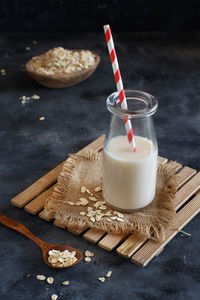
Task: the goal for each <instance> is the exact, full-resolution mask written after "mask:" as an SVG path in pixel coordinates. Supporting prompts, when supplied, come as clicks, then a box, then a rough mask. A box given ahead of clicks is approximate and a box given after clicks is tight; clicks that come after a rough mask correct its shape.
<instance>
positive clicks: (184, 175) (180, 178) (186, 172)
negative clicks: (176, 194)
mask: <svg viewBox="0 0 200 300" xmlns="http://www.w3.org/2000/svg"><path fill="white" fill-rule="evenodd" d="M196 173H197V171H196V170H194V169H192V168H189V167H183V169H181V170H180V172H178V174H177V184H178V187H179V188H180V187H181V186H183V185H184V184H185V183H186V182H187V181H188V180H189V179H190V178H192V177H193V176H194V175H195V174H196Z"/></svg>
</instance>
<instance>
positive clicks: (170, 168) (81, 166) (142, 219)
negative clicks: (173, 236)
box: [45, 151, 177, 240]
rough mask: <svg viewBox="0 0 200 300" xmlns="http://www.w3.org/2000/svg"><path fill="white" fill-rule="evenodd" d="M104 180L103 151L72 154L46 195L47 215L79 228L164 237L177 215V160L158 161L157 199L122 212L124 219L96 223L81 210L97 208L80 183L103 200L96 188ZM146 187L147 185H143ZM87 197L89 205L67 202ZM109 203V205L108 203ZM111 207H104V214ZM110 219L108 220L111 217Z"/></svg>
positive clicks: (66, 224)
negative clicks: (129, 211) (133, 209)
mask: <svg viewBox="0 0 200 300" xmlns="http://www.w3.org/2000/svg"><path fill="white" fill-rule="evenodd" d="M101 180H102V153H98V152H92V151H89V152H84V153H83V154H80V155H79V154H73V155H70V156H69V158H68V159H67V160H66V162H65V163H64V167H63V170H62V172H61V174H60V175H59V177H58V182H57V184H56V185H55V188H54V191H53V193H52V195H51V196H50V197H49V199H47V201H46V204H45V212H46V214H47V216H49V217H52V218H55V219H56V220H57V221H58V222H59V223H61V224H63V225H65V226H66V227H67V226H70V227H74V228H76V229H79V228H83V227H85V226H87V225H88V226H89V227H91V228H96V229H101V230H104V231H107V232H111V231H112V232H114V233H117V234H121V233H134V234H135V235H137V236H142V237H148V238H152V239H154V240H162V239H163V238H164V235H165V231H166V230H167V228H168V227H169V226H170V224H171V222H172V221H173V218H174V216H175V206H174V197H175V192H176V191H177V184H176V180H175V163H174V162H170V163H168V164H160V165H158V172H157V188H156V196H155V199H154V201H153V202H152V203H151V204H150V205H149V206H148V207H146V208H143V209H141V210H139V211H137V212H131V213H125V212H123V219H124V221H123V222H120V221H118V220H112V221H111V219H110V217H106V216H104V217H102V219H101V220H100V221H95V222H94V223H93V222H92V221H91V220H90V218H89V217H88V216H87V215H85V216H81V215H80V212H87V213H88V207H92V208H93V209H94V210H95V209H96V208H95V207H94V204H95V202H94V201H91V200H89V196H90V195H88V194H87V193H85V194H83V193H81V191H80V189H81V187H83V186H85V187H87V188H88V189H89V190H90V191H91V193H92V194H93V196H95V197H96V198H97V199H98V201H104V200H103V198H102V193H101V191H100V192H97V193H96V192H94V189H95V187H98V186H101ZM144 188H145V186H144ZM83 197H84V198H87V199H88V200H89V203H88V204H87V205H86V206H82V205H81V206H77V205H70V204H69V203H68V202H74V203H76V202H79V199H80V198H83ZM106 206H107V205H106ZM110 209H111V208H109V207H108V206H107V209H106V210H102V212H103V213H104V214H106V212H107V211H109V210H110ZM108 219H109V220H108Z"/></svg>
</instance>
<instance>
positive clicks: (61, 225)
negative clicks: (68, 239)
mask: <svg viewBox="0 0 200 300" xmlns="http://www.w3.org/2000/svg"><path fill="white" fill-rule="evenodd" d="M53 224H54V225H55V226H57V227H60V228H63V229H65V228H66V227H67V226H66V225H64V224H62V223H60V222H59V221H58V220H54V221H53Z"/></svg>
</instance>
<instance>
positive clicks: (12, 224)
mask: <svg viewBox="0 0 200 300" xmlns="http://www.w3.org/2000/svg"><path fill="white" fill-rule="evenodd" d="M0 223H1V224H3V225H5V226H6V227H8V228H10V229H13V230H16V231H18V232H20V233H21V234H23V235H25V236H26V237H28V238H29V239H30V240H32V241H33V242H34V243H36V244H37V245H38V246H39V247H40V248H44V247H45V244H46V243H45V242H43V241H41V240H40V239H39V238H38V237H36V236H35V235H34V234H33V233H32V232H30V230H29V229H28V228H26V227H25V226H24V225H22V224H20V223H19V222H17V221H15V220H12V219H10V218H8V217H6V216H4V215H3V214H2V213H0Z"/></svg>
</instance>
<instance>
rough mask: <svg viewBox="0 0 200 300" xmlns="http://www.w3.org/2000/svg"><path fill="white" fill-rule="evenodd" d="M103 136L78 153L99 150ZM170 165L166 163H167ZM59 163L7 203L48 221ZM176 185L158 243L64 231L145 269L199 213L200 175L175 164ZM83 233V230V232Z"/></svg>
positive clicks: (161, 160)
mask: <svg viewBox="0 0 200 300" xmlns="http://www.w3.org/2000/svg"><path fill="white" fill-rule="evenodd" d="M103 141H104V136H101V137H100V138H98V139H97V140H95V141H94V142H92V143H91V144H89V145H88V146H86V147H85V148H83V149H82V150H80V151H79V152H78V153H81V152H83V151H85V150H89V149H92V150H97V151H101V150H102V147H103ZM158 163H160V164H165V163H167V159H166V158H164V157H159V158H158ZM170 163H171V162H169V164H170ZM62 166H63V163H61V164H60V165H58V166H57V167H56V168H54V169H53V170H51V171H50V172H48V173H47V174H46V175H44V176H43V177H42V178H40V179H39V180H37V181H36V182H35V183H33V184H32V185H31V186H30V187H28V188H27V189H26V190H24V191H23V192H21V193H20V194H19V195H17V196H16V197H15V198H13V199H12V200H11V203H12V204H13V205H15V206H17V207H20V208H22V207H24V209H25V210H26V211H28V212H30V213H32V214H38V213H39V217H40V218H42V219H44V220H47V221H52V218H51V217H49V216H47V215H46V214H45V212H44V210H43V208H44V203H45V201H46V199H47V198H48V197H49V196H50V194H51V192H52V190H53V186H54V184H55V183H56V182H57V177H58V175H59V174H60V172H61V169H62ZM176 172H177V175H176V176H177V182H178V186H179V190H178V192H177V193H176V197H175V205H176V209H177V218H176V220H175V222H174V224H173V225H172V226H171V228H170V229H169V230H168V231H167V232H166V238H165V240H164V241H162V242H155V241H153V240H148V239H142V238H137V237H135V236H134V235H132V234H131V235H129V236H128V235H122V234H121V235H116V234H113V233H106V232H104V231H102V230H95V229H92V228H87V227H84V228H81V229H79V230H77V229H76V228H72V227H68V228H67V230H68V231H70V232H72V233H74V234H77V235H80V234H83V237H84V238H85V239H87V240H89V241H91V242H92V243H97V242H98V245H99V246H100V247H102V248H104V249H106V250H107V251H111V250H113V249H115V248H116V247H117V246H118V248H117V249H116V251H117V253H118V254H120V255H123V256H124V257H126V258H131V261H132V262H134V263H137V264H139V265H141V266H146V265H147V264H148V263H149V262H150V261H151V260H152V259H153V258H154V257H155V256H157V255H159V254H160V253H161V252H162V250H163V249H164V247H165V245H166V244H167V243H168V242H169V241H170V240H171V239H172V238H173V237H174V236H175V235H176V234H177V233H178V232H179V231H180V230H181V229H182V228H183V227H184V226H185V225H186V224H187V223H188V222H190V220H191V219H192V218H193V217H194V216H195V215H196V214H198V213H199V211H200V194H197V192H198V191H199V189H200V173H198V174H196V173H197V171H196V170H194V169H192V168H189V167H187V166H186V167H183V168H182V166H181V164H179V163H176ZM195 174H196V175H195ZM53 224H54V225H56V226H59V227H61V228H66V226H63V224H61V223H59V222H57V221H56V220H54V222H53ZM86 230H87V231H86Z"/></svg>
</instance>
